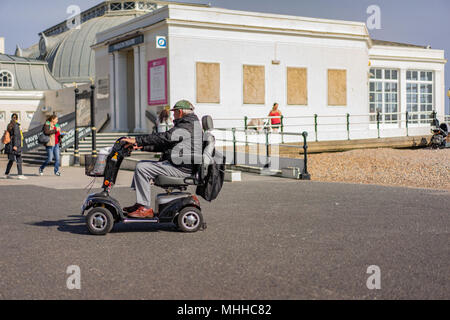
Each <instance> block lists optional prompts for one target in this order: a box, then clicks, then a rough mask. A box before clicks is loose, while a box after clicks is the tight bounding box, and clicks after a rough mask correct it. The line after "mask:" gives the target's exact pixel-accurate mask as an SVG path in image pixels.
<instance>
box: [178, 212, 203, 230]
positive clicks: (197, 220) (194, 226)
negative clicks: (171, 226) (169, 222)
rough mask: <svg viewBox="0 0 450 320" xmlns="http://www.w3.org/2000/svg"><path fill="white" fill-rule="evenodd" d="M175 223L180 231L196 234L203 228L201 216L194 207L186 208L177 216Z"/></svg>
mask: <svg viewBox="0 0 450 320" xmlns="http://www.w3.org/2000/svg"><path fill="white" fill-rule="evenodd" d="M177 222H178V224H177V227H178V229H179V230H180V231H182V232H196V231H198V230H200V228H201V227H202V226H203V215H202V212H201V211H200V210H199V209H198V208H196V207H186V208H183V209H182V210H181V211H180V213H179V214H178V217H177Z"/></svg>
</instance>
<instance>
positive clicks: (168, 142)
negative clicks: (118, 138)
mask: <svg viewBox="0 0 450 320" xmlns="http://www.w3.org/2000/svg"><path fill="white" fill-rule="evenodd" d="M136 143H137V145H138V147H144V150H145V151H152V152H162V153H163V155H162V157H161V160H162V161H164V160H168V161H169V162H170V163H171V164H172V165H173V166H174V167H176V168H178V169H179V170H181V171H183V172H185V173H188V174H192V173H193V169H194V164H200V163H201V161H202V160H201V159H202V143H203V130H202V125H201V123H200V121H199V120H198V117H197V116H196V115H195V114H193V113H191V114H187V115H185V116H184V117H182V118H180V119H177V120H175V121H174V127H173V128H171V129H170V130H169V131H166V132H156V133H152V134H149V135H144V136H138V137H136Z"/></svg>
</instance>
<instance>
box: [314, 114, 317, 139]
mask: <svg viewBox="0 0 450 320" xmlns="http://www.w3.org/2000/svg"><path fill="white" fill-rule="evenodd" d="M314 133H315V135H316V142H317V141H318V139H317V114H314Z"/></svg>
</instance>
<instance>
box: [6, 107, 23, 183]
mask: <svg viewBox="0 0 450 320" xmlns="http://www.w3.org/2000/svg"><path fill="white" fill-rule="evenodd" d="M18 119H19V117H18V115H17V113H13V114H12V116H11V122H10V123H9V124H8V126H7V127H6V130H7V131H8V132H9V135H10V137H11V140H10V142H9V143H7V144H6V145H5V153H6V154H7V155H8V160H9V161H8V164H7V165H6V171H5V176H6V178H11V176H10V175H9V173H10V171H11V168H12V165H13V164H14V161H15V162H16V163H17V179H20V180H25V179H27V177H25V176H24V175H23V173H22V142H23V135H22V130H21V129H20V124H19V123H18V122H17V120H18Z"/></svg>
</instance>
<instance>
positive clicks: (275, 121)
mask: <svg viewBox="0 0 450 320" xmlns="http://www.w3.org/2000/svg"><path fill="white" fill-rule="evenodd" d="M269 117H277V118H271V119H270V123H271V127H272V129H274V130H276V131H278V129H279V128H280V125H281V111H280V110H278V103H276V102H275V103H274V104H273V107H272V110H271V111H270V113H269Z"/></svg>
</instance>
